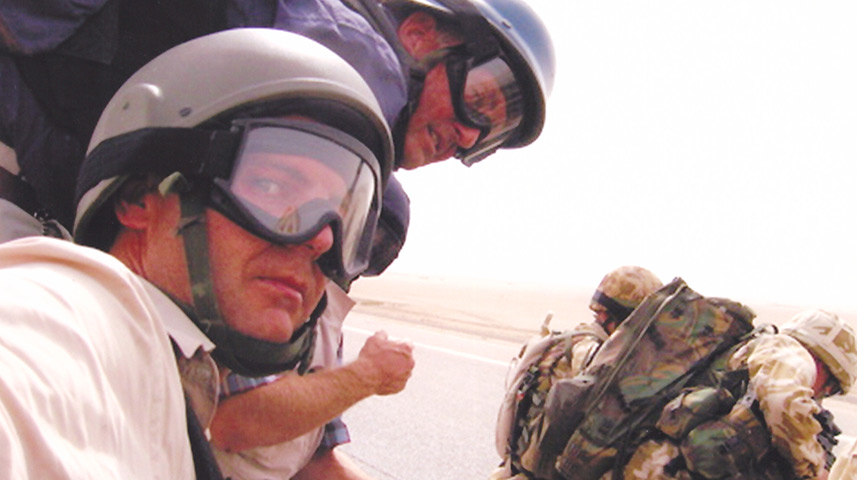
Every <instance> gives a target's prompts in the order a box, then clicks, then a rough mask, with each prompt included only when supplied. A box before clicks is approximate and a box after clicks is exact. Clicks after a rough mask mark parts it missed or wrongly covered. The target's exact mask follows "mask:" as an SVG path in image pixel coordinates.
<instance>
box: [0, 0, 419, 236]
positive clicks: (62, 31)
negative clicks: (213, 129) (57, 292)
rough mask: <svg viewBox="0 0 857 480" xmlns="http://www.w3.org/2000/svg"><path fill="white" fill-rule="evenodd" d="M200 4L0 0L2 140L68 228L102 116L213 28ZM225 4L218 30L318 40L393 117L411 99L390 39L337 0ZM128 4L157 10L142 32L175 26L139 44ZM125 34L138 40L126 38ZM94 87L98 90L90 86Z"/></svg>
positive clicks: (189, 0) (228, 0) (227, 0)
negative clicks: (143, 71) (81, 170)
mask: <svg viewBox="0 0 857 480" xmlns="http://www.w3.org/2000/svg"><path fill="white" fill-rule="evenodd" d="M194 1H195V0H182V1H179V0H174V1H173V2H167V4H169V5H176V4H181V5H182V6H183V7H184V8H185V9H186V11H187V12H190V13H188V14H186V15H185V17H184V19H182V18H179V20H175V19H174V18H172V17H174V16H177V17H181V15H182V12H178V13H175V14H174V12H172V11H170V10H167V7H164V6H163V5H164V4H161V5H157V4H154V3H152V2H150V0H112V1H111V0H75V1H71V0H44V1H40V2H33V1H32V0H3V1H2V2H0V141H2V142H3V143H5V144H7V145H9V146H10V147H12V148H13V149H14V150H15V153H16V155H17V160H18V164H19V166H20V168H21V174H22V176H23V177H25V178H26V180H27V181H28V182H29V183H30V184H31V185H32V186H33V187H34V188H35V189H36V193H37V196H38V197H39V200H40V201H41V202H42V203H43V204H44V205H45V206H46V207H48V209H49V210H51V211H52V212H53V213H54V214H55V215H56V217H57V219H58V220H60V222H61V223H63V224H64V225H66V226H67V227H71V223H72V221H73V218H74V205H73V202H74V200H73V198H74V180H75V178H76V173H77V169H78V167H79V165H80V163H81V162H82V160H83V154H84V152H85V149H86V145H87V144H88V143H89V136H90V134H91V132H92V128H94V126H95V122H96V121H97V117H98V115H99V114H100V112H101V110H102V109H103V108H104V106H105V105H106V104H107V102H108V101H109V99H110V97H111V96H112V94H113V93H114V92H115V90H116V89H118V88H119V86H120V85H121V84H122V82H123V81H124V79H126V78H127V77H128V76H130V75H131V74H132V73H133V72H134V71H135V70H136V69H137V68H139V67H140V66H142V65H143V64H144V63H145V62H146V61H147V60H148V59H149V58H151V57H153V56H155V55H157V54H159V53H161V51H163V50H165V49H166V48H169V47H170V46H173V45H174V44H175V43H179V42H180V41H184V40H187V39H190V38H193V37H195V36H198V35H201V34H204V33H207V31H205V28H207V27H210V25H206V24H204V22H199V21H198V20H197V18H198V17H199V16H200V15H198V11H197V7H198V6H199V5H201V4H204V5H218V2H217V0H196V1H200V2H201V3H197V4H195V5H194ZM120 2H121V3H120ZM135 2H136V3H135ZM156 5H157V6H156ZM220 5H221V6H222V7H223V10H225V11H224V12H214V13H213V14H212V18H219V17H218V15H221V14H222V17H223V24H222V25H219V24H217V22H216V21H212V23H214V24H215V28H214V29H215V30H216V29H218V28H221V27H222V28H235V27H273V28H278V29H282V30H287V31H291V32H294V33H298V34H301V35H304V36H306V37H309V38H312V39H314V40H316V41H317V42H319V43H321V44H323V45H325V46H327V47H328V48H330V49H331V50H333V51H334V52H336V53H337V54H339V55H340V56H341V57H343V58H344V59H345V60H346V61H348V62H349V63H350V64H351V65H352V66H353V67H354V68H355V70H357V71H358V72H359V73H360V74H361V75H362V76H363V78H364V79H365V80H366V83H368V84H369V86H370V88H372V91H373V92H374V93H375V96H376V97H377V98H378V103H379V104H380V105H381V109H382V111H383V112H384V115H385V117H386V119H387V121H388V123H389V124H390V125H391V126H392V125H394V123H395V119H396V117H397V116H398V115H399V113H400V112H401V110H402V109H403V108H404V106H405V103H406V102H407V81H406V78H405V74H404V73H403V71H402V68H401V67H400V64H399V61H398V59H397V57H396V54H395V52H394V51H393V49H392V48H391V47H390V45H389V44H388V43H387V42H386V40H385V39H384V38H383V37H382V36H381V35H380V34H378V33H377V32H376V31H375V30H374V29H373V28H372V26H371V25H370V24H369V23H368V22H367V21H366V20H365V19H364V18H363V17H362V16H360V15H359V14H358V13H356V12H354V11H352V10H351V9H349V8H348V7H346V6H345V5H344V4H343V3H342V2H341V1H340V0H266V1H262V0H222V3H221V4H220ZM126 6H127V8H129V9H134V8H136V9H137V10H134V11H136V12H137V13H138V14H145V15H149V16H153V17H154V16H157V18H149V19H142V20H140V21H139V25H137V26H134V28H137V29H138V30H137V32H150V31H151V29H147V28H146V27H147V25H150V24H152V23H156V24H158V25H160V24H161V23H160V22H161V20H163V18H162V17H170V20H171V21H170V22H167V24H169V25H177V26H176V27H175V28H174V30H173V31H170V32H161V31H160V30H159V31H157V34H156V35H152V37H151V38H145V39H143V40H142V41H141V40H140V38H139V37H140V35H139V33H137V32H135V33H136V35H126V36H123V35H122V34H123V33H124V32H123V31H122V29H123V28H125V25H123V24H121V23H120V21H121V19H122V18H123V17H122V16H120V15H117V14H116V12H117V11H119V9H120V8H123V7H126ZM176 8H177V9H178V8H179V7H176ZM209 13H211V12H209ZM125 17H128V15H127V14H126V15H125ZM182 20H184V23H182ZM147 22H148V24H147ZM127 28H132V27H131V26H129V27H127ZM182 36H185V37H186V38H181V37H182ZM128 38H131V39H132V41H133V42H136V43H128V42H129V40H128ZM150 41H151V42H152V43H149V42H150ZM141 45H142V46H145V47H149V48H151V49H152V50H153V51H152V52H150V55H148V56H147V55H146V54H142V55H141V54H140V53H139V52H140V49H139V48H138V47H139V46H141ZM39 54H48V55H47V56H49V57H50V56H53V58H51V60H50V61H52V62H53V63H50V64H49V66H48V67H45V66H44V65H42V64H39V63H37V68H35V69H34V68H32V65H30V66H29V67H28V66H27V62H30V61H31V59H34V58H35V59H36V62H38V61H39V59H40V56H39ZM13 59H14V61H13ZM69 59H72V60H71V61H69ZM75 60H76V61H78V63H76V64H75V63H73V62H74V61H75ZM69 62H72V63H69ZM69 64H71V65H80V67H81V69H83V68H97V67H98V66H103V67H104V69H103V73H104V75H103V77H104V78H103V81H102V82H100V83H97V85H98V86H97V87H96V88H91V87H89V85H90V83H89V82H90V78H92V77H91V76H90V75H86V74H81V73H80V72H81V71H83V70H79V71H78V75H77V76H78V78H77V80H78V83H77V84H76V83H75V82H74V80H75V79H73V78H66V77H65V76H64V75H65V74H66V73H67V72H68V71H67V70H63V68H69V67H66V65H69ZM22 65H23V66H22ZM100 72H101V71H100ZM22 74H23V75H22ZM34 82H38V83H39V84H40V85H33V83H34ZM95 89H100V91H96V92H93V91H86V90H95ZM81 91H84V93H80V92H81ZM45 92H47V93H45ZM58 92H59V94H57V93H58ZM62 94H65V98H63V96H62ZM57 99H59V100H57ZM63 108H65V110H64V111H63V110H62V109H63ZM79 119H83V120H79Z"/></svg>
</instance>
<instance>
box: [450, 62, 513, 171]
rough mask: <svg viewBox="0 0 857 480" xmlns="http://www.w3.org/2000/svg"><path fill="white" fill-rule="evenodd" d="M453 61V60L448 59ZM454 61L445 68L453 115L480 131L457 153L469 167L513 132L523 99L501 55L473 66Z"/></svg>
mask: <svg viewBox="0 0 857 480" xmlns="http://www.w3.org/2000/svg"><path fill="white" fill-rule="evenodd" d="M454 62H456V59H452V60H451V63H454ZM457 62H458V63H459V65H456V66H452V65H450V66H448V67H447V70H448V74H449V77H450V88H451V91H452V92H453V99H454V100H453V101H454V107H455V110H456V115H457V116H458V117H459V119H460V120H461V121H462V123H464V124H465V125H468V126H470V127H473V128H478V129H479V130H480V131H481V132H482V134H481V135H480V137H479V141H478V142H477V143H476V145H474V146H473V147H471V148H468V149H465V150H462V151H460V152H459V153H458V155H457V157H458V158H460V159H462V162H464V163H465V164H466V165H468V166H469V165H472V164H473V163H475V162H477V161H479V160H481V159H482V158H484V157H485V156H487V155H489V154H490V153H491V152H493V151H494V150H496V149H497V148H499V147H500V145H502V143H503V142H504V141H505V140H506V138H508V136H509V135H510V134H511V133H513V132H514V131H515V129H516V128H517V127H518V125H520V123H521V118H522V114H523V111H524V105H523V103H524V100H523V97H522V95H521V90H520V88H519V86H518V83H517V81H516V80H515V75H514V74H513V73H512V70H511V69H510V68H509V65H508V64H507V63H506V61H505V60H503V59H502V58H500V57H494V58H492V59H491V60H488V61H486V62H482V63H480V64H478V65H475V66H473V65H469V63H470V62H468V61H467V60H466V59H460V58H459V59H457ZM465 69H466V72H462V70H465ZM462 77H463V78H462Z"/></svg>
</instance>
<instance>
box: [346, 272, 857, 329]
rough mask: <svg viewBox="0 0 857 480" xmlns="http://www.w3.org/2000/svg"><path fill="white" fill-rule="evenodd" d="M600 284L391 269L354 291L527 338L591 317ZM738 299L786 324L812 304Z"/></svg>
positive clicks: (440, 318) (459, 324) (386, 313)
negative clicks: (547, 324) (547, 322)
mask: <svg viewBox="0 0 857 480" xmlns="http://www.w3.org/2000/svg"><path fill="white" fill-rule="evenodd" d="M690 287H691V288H693V285H690ZM594 288H595V286H594V285H593V286H592V287H589V288H582V287H581V288H559V287H555V286H537V285H527V284H516V283H511V282H500V281H491V280H473V279H462V278H443V277H423V276H416V275H404V274H395V273H385V274H384V275H381V276H380V277H374V278H372V277H370V278H362V279H360V280H358V281H357V282H355V283H354V285H353V287H352V290H351V294H352V297H353V298H355V299H356V300H357V302H358V305H357V307H355V310H356V311H359V312H362V313H366V314H371V315H377V316H380V317H383V318H387V319H390V320H394V321H402V322H408V323H413V324H418V325H422V326H424V327H428V328H440V329H445V330H452V331H456V332H459V333H464V334H468V335H476V336H480V337H485V338H492V339H497V340H508V341H524V340H526V339H528V338H530V337H531V336H532V335H533V334H535V333H536V332H538V329H539V326H540V325H541V323H542V320H544V318H545V316H546V314H547V313H548V312H553V314H554V316H553V320H552V321H551V328H553V329H554V330H563V329H567V328H571V327H573V326H575V325H577V324H578V323H581V322H588V321H590V320H591V318H592V313H591V312H590V311H589V309H588V305H589V299H590V298H591V296H592V291H593V289H594ZM699 293H701V294H703V295H705V292H699ZM732 300H735V301H739V302H742V303H744V304H745V305H747V306H749V307H751V308H752V309H753V310H754V311H755V312H756V318H757V321H761V322H764V323H774V324H781V323H783V322H785V321H786V320H788V319H789V318H790V317H791V316H793V315H794V314H796V313H798V312H800V311H801V310H804V309H806V308H807V307H806V306H800V305H772V304H759V303H753V302H752V301H749V300H746V299H740V298H733V299H732ZM836 313H838V314H839V315H840V316H842V317H843V318H845V319H847V320H848V321H850V322H852V324H854V323H853V322H855V321H857V312H836Z"/></svg>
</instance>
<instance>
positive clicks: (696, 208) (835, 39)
mask: <svg viewBox="0 0 857 480" xmlns="http://www.w3.org/2000/svg"><path fill="white" fill-rule="evenodd" d="M530 4H531V5H532V6H533V8H534V9H535V10H536V11H537V12H539V13H540V15H541V16H542V18H543V19H544V20H545V22H546V23H547V25H548V27H549V29H550V30H551V32H552V35H553V37H554V43H555V48H556V52H557V75H556V82H555V85H554V89H553V93H552V95H551V98H550V99H549V102H548V119H547V123H546V125H545V129H544V131H543V134H542V136H541V138H540V139H539V140H538V141H536V142H535V143H534V144H533V145H531V146H529V147H526V148H523V149H519V150H504V151H501V152H500V153H497V154H495V155H494V156H493V157H491V158H489V159H487V160H485V161H484V162H483V163H480V164H477V165H475V166H473V167H472V168H470V169H468V168H465V167H463V166H461V165H460V164H458V163H457V162H454V161H449V162H445V163H444V164H439V165H432V166H428V167H425V168H422V169H418V170H416V171H410V172H399V173H398V174H397V176H398V178H399V179H400V180H401V181H402V183H403V185H404V186H405V188H406V190H407V191H408V193H409V195H410V197H411V202H412V218H411V229H410V231H409V234H408V240H407V244H406V245H405V248H404V250H403V252H402V254H401V256H400V258H399V260H397V261H396V263H394V264H393V266H392V267H391V268H390V271H391V272H399V273H407V274H417V275H420V274H422V275H432V276H450V277H462V278H476V279H478V278H489V279H495V280H500V281H516V282H521V283H530V284H532V283H538V284H551V285H557V286H568V287H587V286H593V287H594V285H596V284H597V282H598V281H599V280H600V279H601V277H602V276H603V275H604V274H605V273H607V272H608V271H609V270H611V269H613V268H615V267H617V266H619V265H624V264H637V265H642V266H645V267H647V268H649V269H651V270H652V271H654V272H655V273H656V274H657V275H659V276H660V277H661V279H662V280H664V281H668V280H670V279H672V278H673V277H676V276H681V277H682V278H684V279H685V280H686V281H687V282H688V283H689V284H690V285H691V286H693V287H694V288H695V289H697V290H698V291H700V292H702V293H704V294H706V295H716V296H725V297H730V298H752V299H755V300H759V301H766V302H771V303H781V304H789V305H812V306H816V307H821V308H828V309H830V310H833V311H837V310H841V309H855V308H857V298H855V295H854V290H855V287H857V282H855V280H854V272H857V252H855V248H854V244H855V231H857V188H854V184H855V174H854V173H855V168H854V167H853V165H854V163H855V159H857V141H855V137H857V135H855V133H857V88H855V86H857V63H855V62H854V54H855V50H857V30H855V29H854V28H853V24H852V20H853V19H854V18H857V4H853V3H850V2H844V1H839V2H824V3H823V4H816V3H813V4H809V3H805V2H794V1H786V2H777V3H770V2H757V1H751V2H731V3H730V2H726V3H724V2H715V3H701V2H681V1H678V0H673V1H658V2H651V1H642V2H641V1H636V0H634V1H631V0H625V1H609V0H608V1H603V2H580V1H570V2H558V1H555V0H532V1H530Z"/></svg>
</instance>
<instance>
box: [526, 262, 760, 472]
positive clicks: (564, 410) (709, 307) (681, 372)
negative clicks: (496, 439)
mask: <svg viewBox="0 0 857 480" xmlns="http://www.w3.org/2000/svg"><path fill="white" fill-rule="evenodd" d="M754 316H755V315H754V313H753V312H752V311H751V310H750V309H749V308H747V307H745V306H743V305H741V304H738V303H735V302H732V301H730V300H726V299H717V298H706V297H703V296H701V295H699V294H698V293H696V292H695V291H693V290H692V289H691V288H690V287H688V286H687V284H686V283H685V282H684V281H683V280H681V279H679V278H677V279H675V280H673V281H672V282H670V283H669V284H667V285H665V286H664V287H663V288H661V289H660V290H658V291H657V292H655V293H654V294H652V295H650V296H649V297H648V298H647V299H646V300H645V301H644V302H643V303H642V304H641V305H640V306H639V307H637V309H636V310H634V312H633V313H632V314H631V315H630V316H629V317H628V319H627V320H625V322H623V323H622V324H621V325H620V326H619V328H618V329H617V330H616V331H615V332H614V333H613V335H611V336H610V338H609V339H608V340H607V341H606V342H604V344H603V345H602V346H601V348H600V349H599V350H598V352H597V353H596V355H595V357H594V358H593V359H592V362H591V363H590V364H589V366H588V367H587V368H586V370H585V371H584V372H583V374H581V375H578V376H577V377H575V378H573V379H565V380H559V381H558V382H556V383H555V384H554V385H553V386H552V387H551V390H550V392H549V394H548V396H547V399H546V405H545V418H544V425H543V426H542V429H541V434H540V437H539V438H538V449H537V455H538V458H537V459H535V460H536V461H535V462H534V464H535V469H534V470H535V471H534V476H535V477H536V478H546V479H555V478H561V479H584V480H586V479H599V478H601V477H602V475H604V474H605V473H607V472H608V471H610V469H611V468H613V467H614V466H616V465H622V464H624V461H625V460H626V459H627V458H626V457H627V455H629V454H630V453H632V452H633V451H634V450H635V449H636V447H637V446H638V445H639V444H640V442H641V441H642V440H643V439H644V438H645V435H646V433H647V432H649V431H650V430H652V429H653V428H654V426H655V424H656V423H657V421H658V420H659V418H660V416H661V413H662V411H663V409H664V407H665V405H666V404H667V403H668V402H669V401H670V400H672V399H673V398H675V397H676V396H677V395H678V394H679V393H680V392H681V391H682V389H683V388H684V387H685V386H688V385H696V384H700V383H705V381H710V379H708V378H706V379H705V381H702V380H701V378H700V377H702V376H706V377H707V376H710V375H711V373H710V371H709V369H708V367H710V365H711V363H712V361H713V360H714V359H716V358H720V357H721V355H723V354H724V353H725V352H726V351H728V350H729V349H731V348H733V347H734V346H735V345H736V344H738V343H739V342H740V341H741V339H742V338H743V337H745V336H746V335H748V334H749V333H750V332H751V331H752V329H753V328H752V323H751V322H752V319H753V317H754Z"/></svg>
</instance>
